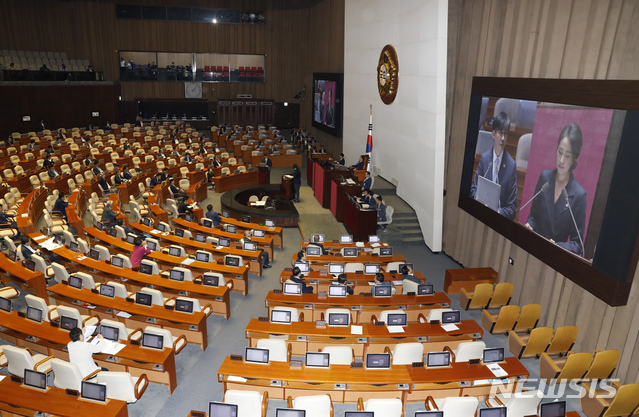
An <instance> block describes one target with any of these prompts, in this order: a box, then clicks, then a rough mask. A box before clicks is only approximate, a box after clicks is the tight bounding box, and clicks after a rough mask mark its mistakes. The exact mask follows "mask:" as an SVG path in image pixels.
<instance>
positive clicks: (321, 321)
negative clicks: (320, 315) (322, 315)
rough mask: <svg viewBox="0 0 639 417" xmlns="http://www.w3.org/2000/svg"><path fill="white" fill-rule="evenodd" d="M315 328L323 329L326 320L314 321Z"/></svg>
mask: <svg viewBox="0 0 639 417" xmlns="http://www.w3.org/2000/svg"><path fill="white" fill-rule="evenodd" d="M315 327H318V328H321V329H323V328H325V327H326V320H317V321H315Z"/></svg>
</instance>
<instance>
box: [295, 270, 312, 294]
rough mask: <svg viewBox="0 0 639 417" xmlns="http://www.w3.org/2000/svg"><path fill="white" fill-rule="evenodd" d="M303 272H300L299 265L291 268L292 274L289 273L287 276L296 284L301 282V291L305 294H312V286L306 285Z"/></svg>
mask: <svg viewBox="0 0 639 417" xmlns="http://www.w3.org/2000/svg"><path fill="white" fill-rule="evenodd" d="M303 278H304V274H302V270H301V269H300V268H299V267H297V266H296V267H295V268H293V275H291V277H290V278H289V279H290V280H291V281H293V282H295V283H296V284H301V285H302V292H303V293H306V294H312V293H313V287H309V286H307V285H306V282H304V279H303Z"/></svg>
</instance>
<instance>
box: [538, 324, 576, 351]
mask: <svg viewBox="0 0 639 417" xmlns="http://www.w3.org/2000/svg"><path fill="white" fill-rule="evenodd" d="M578 332H579V328H578V327H577V326H561V327H558V328H557V330H555V334H554V335H553V337H552V341H551V342H550V346H548V349H546V353H547V354H548V355H550V356H555V355H560V356H561V355H566V354H568V352H569V351H570V349H572V347H573V345H574V344H575V340H577V333H578Z"/></svg>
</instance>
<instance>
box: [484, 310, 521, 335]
mask: <svg viewBox="0 0 639 417" xmlns="http://www.w3.org/2000/svg"><path fill="white" fill-rule="evenodd" d="M518 318H519V306H517V305H512V306H504V307H502V308H501V310H499V315H498V316H497V320H496V321H495V325H494V326H493V329H492V332H491V333H504V332H507V331H508V330H512V328H513V327H514V326H515V323H516V322H517V319H518Z"/></svg>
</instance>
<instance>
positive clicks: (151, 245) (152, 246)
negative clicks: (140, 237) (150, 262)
mask: <svg viewBox="0 0 639 417" xmlns="http://www.w3.org/2000/svg"><path fill="white" fill-rule="evenodd" d="M146 246H148V248H149V249H151V251H153V252H155V251H156V250H157V249H158V245H157V244H156V243H155V242H154V241H152V240H147V242H146Z"/></svg>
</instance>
